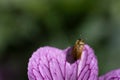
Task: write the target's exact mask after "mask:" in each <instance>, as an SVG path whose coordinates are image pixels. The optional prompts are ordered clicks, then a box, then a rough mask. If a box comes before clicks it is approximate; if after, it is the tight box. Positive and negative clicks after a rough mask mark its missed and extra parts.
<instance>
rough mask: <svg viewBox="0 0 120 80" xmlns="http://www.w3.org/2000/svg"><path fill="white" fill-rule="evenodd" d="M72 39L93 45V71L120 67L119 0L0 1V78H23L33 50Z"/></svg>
mask: <svg viewBox="0 0 120 80" xmlns="http://www.w3.org/2000/svg"><path fill="white" fill-rule="evenodd" d="M78 38H82V39H84V40H85V42H86V43H87V44H89V45H90V46H91V47H92V48H93V49H94V51H95V54H96V56H97V58H98V61H99V75H102V74H104V73H106V72H108V71H110V70H112V69H117V68H120V0H0V79H1V80H28V78H27V64H28V60H29V58H30V56H31V55H32V52H33V51H35V50H36V49H37V48H39V47H41V46H48V45H49V46H54V47H58V48H60V49H64V48H66V47H68V46H72V45H73V44H74V42H75V41H76V40H77V39H78Z"/></svg>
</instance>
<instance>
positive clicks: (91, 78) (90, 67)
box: [77, 45, 98, 80]
mask: <svg viewBox="0 0 120 80" xmlns="http://www.w3.org/2000/svg"><path fill="white" fill-rule="evenodd" d="M84 47H85V48H84V50H83V52H82V56H81V61H79V62H78V75H77V76H78V80H97V79H98V63H97V59H96V56H95V54H94V51H93V50H92V49H91V48H90V47H89V46H88V45H85V46H84Z"/></svg>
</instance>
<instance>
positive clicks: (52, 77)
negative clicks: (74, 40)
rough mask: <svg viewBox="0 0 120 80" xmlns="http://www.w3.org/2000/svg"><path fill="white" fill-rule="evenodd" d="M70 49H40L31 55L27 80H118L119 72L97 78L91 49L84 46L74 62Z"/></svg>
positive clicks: (47, 47)
mask: <svg viewBox="0 0 120 80" xmlns="http://www.w3.org/2000/svg"><path fill="white" fill-rule="evenodd" d="M71 52H72V47H69V48H67V49H65V50H60V49H57V48H54V47H49V46H45V47H41V48H39V49H38V50H37V51H36V52H34V53H33V55H32V57H31V58H30V59H29V63H28V78H29V80H118V79H120V70H116V71H112V72H110V73H108V74H106V75H104V76H101V77H100V78H99V77H98V63H97V58H96V56H95V54H94V51H93V50H92V48H90V47H89V46H88V45H87V44H85V45H84V49H83V51H82V54H81V57H80V59H78V60H76V61H75V60H74V59H73V56H72V55H71Z"/></svg>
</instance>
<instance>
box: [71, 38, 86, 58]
mask: <svg viewBox="0 0 120 80" xmlns="http://www.w3.org/2000/svg"><path fill="white" fill-rule="evenodd" d="M84 44H85V43H84V41H83V40H82V39H78V40H77V41H76V42H75V45H74V46H73V50H72V55H73V58H74V59H75V60H77V59H79V58H80V57H81V54H82V51H83V49H84Z"/></svg>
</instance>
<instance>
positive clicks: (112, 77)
mask: <svg viewBox="0 0 120 80" xmlns="http://www.w3.org/2000/svg"><path fill="white" fill-rule="evenodd" d="M99 80H120V69H117V70H113V71H110V72H108V73H107V74H105V75H103V76H101V77H100V78H99Z"/></svg>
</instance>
